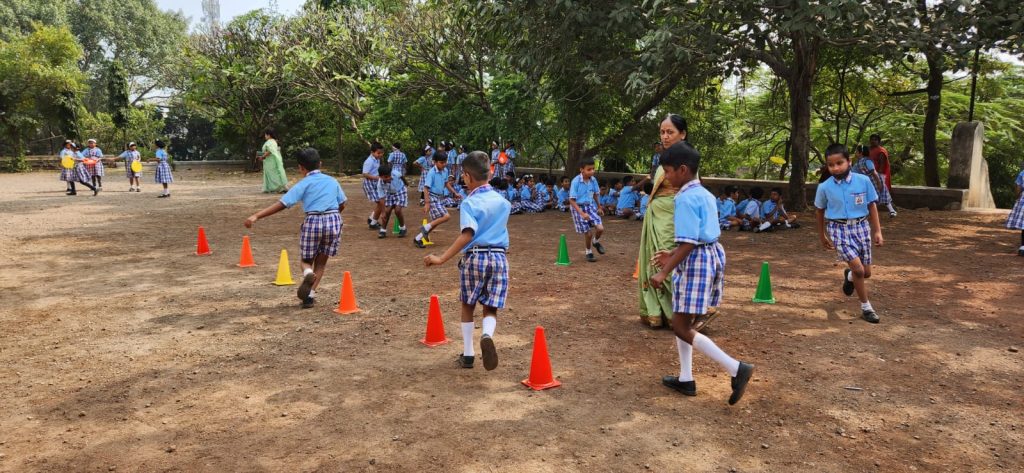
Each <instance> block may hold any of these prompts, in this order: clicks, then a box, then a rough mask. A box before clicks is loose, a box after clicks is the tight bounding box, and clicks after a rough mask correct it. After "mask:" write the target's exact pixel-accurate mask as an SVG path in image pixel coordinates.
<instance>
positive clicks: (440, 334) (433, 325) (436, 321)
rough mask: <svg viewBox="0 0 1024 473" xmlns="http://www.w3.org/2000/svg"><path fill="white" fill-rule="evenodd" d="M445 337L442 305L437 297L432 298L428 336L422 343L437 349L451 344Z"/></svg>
mask: <svg viewBox="0 0 1024 473" xmlns="http://www.w3.org/2000/svg"><path fill="white" fill-rule="evenodd" d="M450 341H451V340H448V337H445V336H444V321H443V320H441V303H440V302H438V301H437V295H432V296H430V312H428V313H427V335H426V336H425V337H423V340H420V343H422V344H424V345H426V346H428V347H436V346H438V345H444V344H445V343H448V342H450Z"/></svg>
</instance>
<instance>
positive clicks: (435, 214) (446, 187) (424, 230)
mask: <svg viewBox="0 0 1024 473" xmlns="http://www.w3.org/2000/svg"><path fill="white" fill-rule="evenodd" d="M447 161H448V155H447V154H445V153H444V152H443V151H435V152H434V166H433V167H431V168H430V171H427V177H426V178H425V179H424V180H423V197H424V199H425V203H424V205H423V214H424V215H425V216H426V217H427V220H429V222H427V223H426V224H425V225H423V226H422V227H420V232H419V233H417V234H416V238H413V240H412V243H413V244H414V245H416V246H417V247H419V248H426V247H427V246H426V245H424V244H423V238H424V237H426V236H427V235H429V234H430V232H431V230H433V229H435V228H437V226H438V225H441V224H442V223H444V222H447V221H448V219H450V218H451V215H448V209H446V208H444V198H445V197H447V196H448V195H456V192H455V189H454V188H453V187H452V182H451V179H449V178H448V168H447V167H446V165H447ZM449 192H450V193H451V194H449Z"/></svg>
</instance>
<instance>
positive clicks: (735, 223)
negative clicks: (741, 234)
mask: <svg viewBox="0 0 1024 473" xmlns="http://www.w3.org/2000/svg"><path fill="white" fill-rule="evenodd" d="M739 195H740V190H739V189H737V188H736V186H725V188H723V189H722V195H720V196H719V197H718V224H719V226H720V227H721V229H722V230H728V229H730V228H732V227H736V228H739V227H741V226H742V225H743V220H742V219H740V218H739V217H737V216H736V200H735V199H736V198H737V197H739Z"/></svg>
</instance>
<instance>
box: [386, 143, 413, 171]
mask: <svg viewBox="0 0 1024 473" xmlns="http://www.w3.org/2000/svg"><path fill="white" fill-rule="evenodd" d="M408 161H409V159H408V158H406V156H405V153H403V152H402V151H401V150H397V149H396V150H394V151H392V152H391V154H390V155H389V156H388V163H390V164H391V167H392V169H394V168H399V169H400V170H401V171H402V173H401V175H402V176H404V175H405V163H407V162H408ZM392 174H394V173H392Z"/></svg>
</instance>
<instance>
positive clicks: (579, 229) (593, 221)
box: [569, 204, 602, 233]
mask: <svg viewBox="0 0 1024 473" xmlns="http://www.w3.org/2000/svg"><path fill="white" fill-rule="evenodd" d="M579 207H580V210H582V211H583V212H584V213H586V214H587V215H589V216H590V221H589V222H588V221H586V220H584V219H583V216H582V215H580V214H579V213H578V212H576V208H575V207H573V206H571V205H570V206H569V212H570V213H572V224H573V226H574V227H576V233H587V232H589V231H590V229H591V228H597V227H599V226H601V224H602V222H601V217H600V216H599V215H597V207H596V206H594V205H593V204H583V205H580V206H579Z"/></svg>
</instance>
